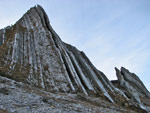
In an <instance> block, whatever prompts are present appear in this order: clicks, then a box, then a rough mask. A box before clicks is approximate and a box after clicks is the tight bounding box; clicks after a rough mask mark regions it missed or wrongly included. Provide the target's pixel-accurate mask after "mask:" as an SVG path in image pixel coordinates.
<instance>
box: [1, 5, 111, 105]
mask: <svg viewBox="0 0 150 113" xmlns="http://www.w3.org/2000/svg"><path fill="white" fill-rule="evenodd" d="M0 34H1V35H0V37H1V42H0V44H1V48H0V49H1V50H3V52H2V53H1V54H0V58H1V61H0V72H1V73H5V75H8V77H10V78H13V79H15V80H18V81H23V82H27V83H29V84H31V85H35V86H38V87H41V88H43V89H45V90H47V91H52V92H58V91H60V92H83V93H84V94H85V95H88V94H89V92H90V93H95V94H98V95H104V96H105V97H106V98H107V99H108V100H109V101H111V102H114V100H113V99H112V97H111V95H110V94H109V92H112V91H113V90H114V87H113V85H112V84H111V82H110V81H109V80H108V79H107V78H106V76H105V75H104V74H103V73H102V72H99V71H98V70H97V69H96V68H95V67H94V66H93V65H92V63H91V62H90V61H89V59H88V58H87V57H86V55H85V54H84V53H83V52H80V51H79V50H77V49H76V48H75V47H73V46H71V45H68V44H65V43H64V42H62V41H61V39H60V38H59V36H58V35H57V34H56V33H55V31H54V30H53V28H52V27H51V25H50V22H49V19H48V17H47V15H46V13H45V11H44V10H43V8H42V7H41V6H39V5H38V6H36V7H33V8H31V9H30V10H29V11H28V12H27V13H26V14H25V15H23V17H22V18H21V19H20V20H19V21H18V22H16V24H15V25H13V26H11V27H8V28H5V29H3V30H1V31H0Z"/></svg>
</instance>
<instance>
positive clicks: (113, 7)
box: [0, 0, 150, 91]
mask: <svg viewBox="0 0 150 113" xmlns="http://www.w3.org/2000/svg"><path fill="white" fill-rule="evenodd" d="M36 4H39V5H41V6H42V7H43V8H44V10H45V11H46V13H47V15H48V17H49V19H50V23H51V25H52V27H53V28H54V30H55V31H56V32H57V34H58V35H59V36H60V37H61V39H62V40H63V41H64V42H67V43H69V44H71V45H73V46H76V47H77V48H78V49H79V50H81V51H84V52H85V54H86V55H87V56H88V58H89V59H90V60H91V62H92V63H93V64H94V65H95V66H96V68H97V69H99V70H100V71H102V72H104V73H105V75H106V76H107V77H108V78H109V79H110V80H115V79H117V78H116V74H115V70H114V67H118V68H120V67H121V66H123V67H125V68H127V69H129V70H130V71H131V72H134V73H135V74H137V75H138V77H139V78H140V79H141V80H142V81H143V83H144V84H145V85H146V87H147V88H148V90H149V91H150V49H149V48H150V0H0V6H1V7H0V29H1V28H4V27H6V26H8V25H11V24H15V22H16V21H17V20H18V19H19V18H21V17H22V15H23V14H24V13H25V12H26V11H27V10H29V8H31V7H33V6H35V5H36Z"/></svg>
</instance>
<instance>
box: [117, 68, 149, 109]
mask: <svg viewBox="0 0 150 113" xmlns="http://www.w3.org/2000/svg"><path fill="white" fill-rule="evenodd" d="M115 70H116V75H117V78H118V81H117V82H116V83H117V84H115V83H114V84H115V85H116V87H118V88H119V89H120V90H122V92H124V93H125V95H126V96H127V97H128V98H129V99H130V100H132V101H133V102H136V103H138V105H139V107H141V109H145V110H146V109H147V107H146V106H145V105H144V104H145V103H144V102H143V101H142V100H143V99H144V98H147V99H149V98H150V93H149V91H148V90H147V89H146V87H145V86H144V84H143V83H142V81H141V80H140V79H139V77H138V76H137V75H135V74H134V73H131V72H129V71H128V70H127V69H125V68H124V67H121V71H120V70H119V69H117V68H115Z"/></svg>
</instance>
